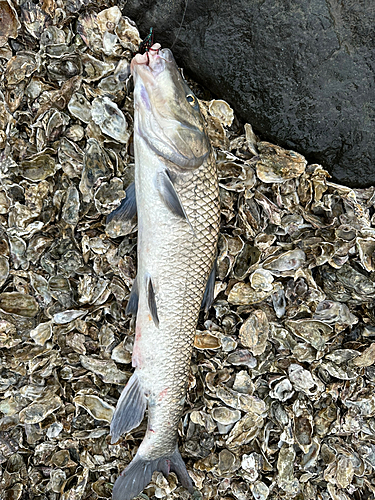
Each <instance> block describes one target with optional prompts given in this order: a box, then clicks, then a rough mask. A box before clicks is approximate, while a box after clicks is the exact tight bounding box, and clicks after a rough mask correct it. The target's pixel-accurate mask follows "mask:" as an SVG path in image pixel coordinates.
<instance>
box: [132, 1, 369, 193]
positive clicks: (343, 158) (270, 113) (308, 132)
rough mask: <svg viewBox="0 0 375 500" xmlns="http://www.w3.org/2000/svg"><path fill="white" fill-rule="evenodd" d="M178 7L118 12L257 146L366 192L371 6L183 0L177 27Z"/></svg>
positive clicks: (153, 5) (143, 6)
mask: <svg viewBox="0 0 375 500" xmlns="http://www.w3.org/2000/svg"><path fill="white" fill-rule="evenodd" d="M184 8H185V0H181V1H178V0H128V1H127V3H126V5H125V7H124V13H125V15H128V16H129V17H131V18H132V19H134V20H135V21H136V23H137V25H138V27H139V28H140V31H141V35H142V36H145V35H146V34H147V33H148V31H149V28H150V27H151V26H153V27H154V29H155V40H156V41H158V42H160V43H161V44H162V45H163V46H169V47H171V45H172V44H173V43H174V46H173V52H174V54H175V57H176V60H177V62H178V63H179V64H180V65H181V66H183V67H184V68H185V70H187V71H188V72H189V73H190V74H191V75H192V76H193V77H194V79H196V80H197V81H199V82H201V83H203V84H204V85H205V86H206V87H208V88H209V89H210V90H211V91H212V92H213V93H214V94H215V95H217V96H218V97H222V98H223V99H226V100H227V101H228V102H229V103H230V104H231V105H232V106H233V107H234V108H235V110H236V112H237V113H238V115H239V116H240V117H241V118H242V119H243V120H245V121H247V122H249V123H251V124H252V126H253V127H254V129H255V130H256V131H257V132H258V133H259V134H260V135H261V137H262V138H263V139H267V140H270V141H273V142H276V143H278V144H279V145H281V146H284V147H287V148H290V149H294V150H295V151H298V152H300V153H302V154H304V155H305V156H306V157H307V159H308V160H309V161H310V162H317V163H321V164H322V165H323V166H324V167H325V168H327V169H328V170H329V171H330V172H331V174H332V175H333V178H334V180H336V181H339V182H341V183H344V184H348V185H352V186H368V185H370V184H375V166H374V165H373V162H374V158H375V154H374V153H375V132H374V130H375V128H374V124H375V84H374V74H375V71H374V69H375V4H374V1H373V0H363V1H361V2H358V1H357V0H347V1H345V2H341V1H339V0H314V1H313V2H311V1H310V0H296V1H294V2H291V1H290V0H252V1H251V2H249V1H247V0H232V1H230V2H228V1H224V0H216V1H215V0H187V7H186V13H185V17H184V19H182V18H183V11H184ZM181 21H182V25H181V29H179V26H180V24H181ZM176 35H178V37H177V40H176Z"/></svg>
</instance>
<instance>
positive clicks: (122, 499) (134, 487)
mask: <svg viewBox="0 0 375 500" xmlns="http://www.w3.org/2000/svg"><path fill="white" fill-rule="evenodd" d="M155 471H160V472H162V473H163V474H164V475H165V476H167V475H168V474H169V472H170V471H172V472H175V473H176V475H177V477H178V479H179V480H180V482H181V484H182V486H184V487H185V488H186V489H188V490H189V491H190V493H192V492H193V491H194V488H193V484H192V482H191V479H190V477H189V474H188V472H187V470H186V466H185V463H184V461H183V459H182V457H181V455H180V452H179V451H178V448H177V447H176V450H175V452H174V453H173V454H172V455H171V456H164V457H159V458H156V459H155V460H146V459H144V458H143V457H142V456H141V455H138V454H137V455H136V456H135V457H134V459H133V461H132V462H131V463H130V464H129V465H128V467H127V468H126V469H125V470H124V471H123V472H122V473H121V475H120V476H119V477H118V478H117V480H116V482H115V484H114V486H113V492H112V500H131V499H132V498H134V497H136V496H137V495H139V493H141V492H142V491H143V490H144V488H145V487H146V486H147V485H148V484H149V483H150V481H151V478H152V474H153V473H154V472H155Z"/></svg>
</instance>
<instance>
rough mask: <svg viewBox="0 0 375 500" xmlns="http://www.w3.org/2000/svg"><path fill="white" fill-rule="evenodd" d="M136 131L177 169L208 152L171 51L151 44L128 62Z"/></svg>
mask: <svg viewBox="0 0 375 500" xmlns="http://www.w3.org/2000/svg"><path fill="white" fill-rule="evenodd" d="M131 70H132V74H133V77H134V107H135V133H138V134H139V135H140V136H141V137H142V138H143V139H144V141H145V142H146V143H147V144H148V145H149V146H150V148H151V149H152V150H153V151H154V152H155V153H156V154H158V155H159V156H161V157H163V158H164V159H166V160H168V161H170V162H172V163H173V164H174V165H176V166H177V168H179V169H183V170H184V169H187V170H192V169H195V168H197V167H199V166H200V165H201V164H202V163H203V162H204V160H205V159H206V157H207V156H208V155H209V153H210V143H209V140H208V138H207V135H206V133H205V130H204V124H203V118H202V115H201V113H200V109H199V103H198V99H197V98H196V97H195V95H194V94H193V92H192V91H191V90H190V88H189V86H188V85H187V83H186V82H185V80H184V79H183V77H182V75H181V73H180V71H179V69H178V67H177V64H176V62H175V60H174V57H173V54H172V52H171V51H170V50H169V49H161V46H160V44H154V45H153V46H152V47H151V48H150V50H149V51H148V52H146V53H144V54H137V55H136V56H135V57H134V58H133V60H132V62H131Z"/></svg>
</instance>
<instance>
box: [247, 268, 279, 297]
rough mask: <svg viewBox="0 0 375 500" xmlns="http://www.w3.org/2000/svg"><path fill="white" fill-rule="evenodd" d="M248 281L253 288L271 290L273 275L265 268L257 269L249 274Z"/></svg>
mask: <svg viewBox="0 0 375 500" xmlns="http://www.w3.org/2000/svg"><path fill="white" fill-rule="evenodd" d="M249 281H250V285H251V286H252V287H253V288H254V290H264V291H265V292H269V291H270V290H273V286H272V283H273V281H274V277H273V276H272V273H271V272H270V271H267V269H257V270H256V271H254V272H253V273H252V274H251V276H250V277H249Z"/></svg>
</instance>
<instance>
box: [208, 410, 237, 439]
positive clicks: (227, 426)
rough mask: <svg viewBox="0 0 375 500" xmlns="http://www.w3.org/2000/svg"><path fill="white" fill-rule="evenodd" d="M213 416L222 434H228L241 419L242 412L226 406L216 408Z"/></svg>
mask: <svg viewBox="0 0 375 500" xmlns="http://www.w3.org/2000/svg"><path fill="white" fill-rule="evenodd" d="M211 415H212V418H213V419H214V420H215V422H216V424H217V428H218V430H219V433H220V434H228V432H230V431H231V429H232V428H233V426H234V424H235V423H236V422H238V420H239V419H240V418H241V412H240V411H239V410H232V409H230V408H227V407H225V406H218V407H215V408H214V409H213V410H212V413H211Z"/></svg>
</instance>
